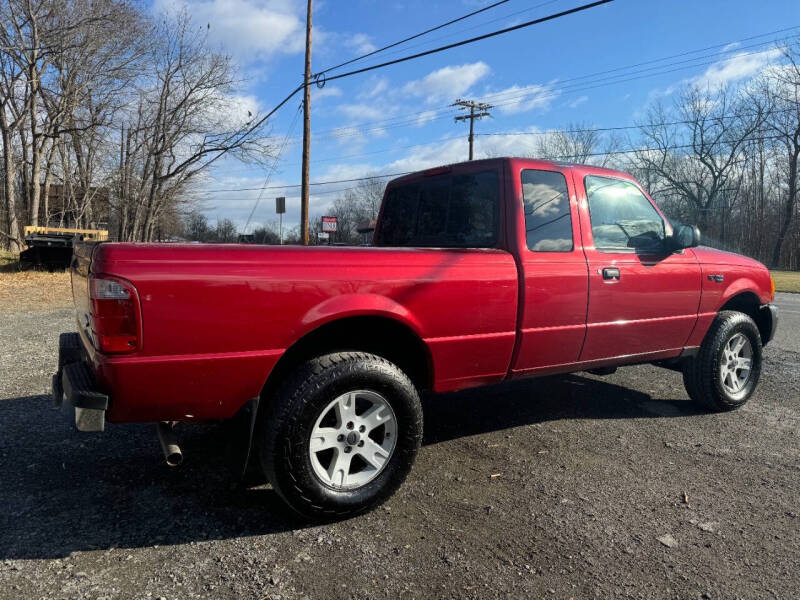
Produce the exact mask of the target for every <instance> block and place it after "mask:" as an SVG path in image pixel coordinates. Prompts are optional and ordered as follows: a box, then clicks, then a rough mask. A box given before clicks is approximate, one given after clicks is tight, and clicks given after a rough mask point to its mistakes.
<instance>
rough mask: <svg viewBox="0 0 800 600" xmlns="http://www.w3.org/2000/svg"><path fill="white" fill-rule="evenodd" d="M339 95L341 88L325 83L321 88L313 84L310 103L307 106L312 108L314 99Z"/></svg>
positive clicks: (337, 96)
mask: <svg viewBox="0 0 800 600" xmlns="http://www.w3.org/2000/svg"><path fill="white" fill-rule="evenodd" d="M341 95H342V89H341V88H338V87H335V86H332V85H326V86H325V87H323V88H318V87H317V86H314V87H312V88H311V103H309V106H311V107H312V109H313V106H314V104H313V102H314V101H315V100H316V101H319V100H323V99H324V98H339V97H340V96H341Z"/></svg>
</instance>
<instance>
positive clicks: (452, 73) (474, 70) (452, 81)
mask: <svg viewBox="0 0 800 600" xmlns="http://www.w3.org/2000/svg"><path fill="white" fill-rule="evenodd" d="M489 71H490V69H489V65H487V64H486V63H484V62H482V61H479V62H476V63H469V64H464V65H458V66H447V67H442V68H441V69H438V70H436V71H433V72H432V73H428V75H426V76H425V77H423V78H422V79H417V80H415V81H409V82H408V83H407V84H406V85H405V86H403V91H404V92H406V93H408V94H412V95H414V96H421V97H424V98H426V100H427V101H428V102H430V103H432V102H438V101H441V100H449V101H454V100H456V98H457V97H458V96H461V95H462V94H464V93H465V92H467V91H468V90H469V89H470V88H471V87H472V86H473V85H475V84H476V83H477V82H478V81H479V80H480V79H482V78H483V77H485V76H486V75H488V74H489Z"/></svg>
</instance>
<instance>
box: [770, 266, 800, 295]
mask: <svg viewBox="0 0 800 600" xmlns="http://www.w3.org/2000/svg"><path fill="white" fill-rule="evenodd" d="M771 273H772V278H773V279H774V280H775V291H777V292H795V293H797V294H800V271H771Z"/></svg>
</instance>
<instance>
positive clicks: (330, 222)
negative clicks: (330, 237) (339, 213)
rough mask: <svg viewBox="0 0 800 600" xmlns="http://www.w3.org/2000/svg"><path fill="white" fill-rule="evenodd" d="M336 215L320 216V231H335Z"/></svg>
mask: <svg viewBox="0 0 800 600" xmlns="http://www.w3.org/2000/svg"><path fill="white" fill-rule="evenodd" d="M336 223H337V221H336V217H322V231H324V232H326V233H336Z"/></svg>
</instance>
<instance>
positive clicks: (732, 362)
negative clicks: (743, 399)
mask: <svg viewBox="0 0 800 600" xmlns="http://www.w3.org/2000/svg"><path fill="white" fill-rule="evenodd" d="M752 363H753V346H752V345H751V344H750V340H749V339H747V336H745V335H744V334H742V333H737V334H736V335H734V336H731V338H730V339H729V340H728V342H727V343H726V344H725V346H724V347H723V348H722V358H721V360H720V368H719V370H720V373H719V375H720V379H721V381H722V387H723V388H725V391H726V392H728V393H729V394H738V393H739V392H741V391H742V390H743V389H744V387H745V386H746V385H747V382H748V381H749V380H750V370H751V366H752Z"/></svg>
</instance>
